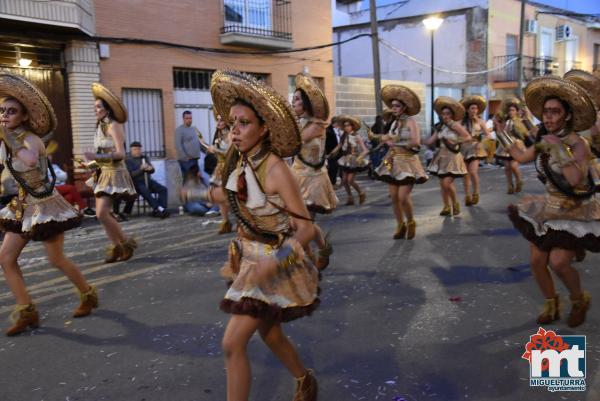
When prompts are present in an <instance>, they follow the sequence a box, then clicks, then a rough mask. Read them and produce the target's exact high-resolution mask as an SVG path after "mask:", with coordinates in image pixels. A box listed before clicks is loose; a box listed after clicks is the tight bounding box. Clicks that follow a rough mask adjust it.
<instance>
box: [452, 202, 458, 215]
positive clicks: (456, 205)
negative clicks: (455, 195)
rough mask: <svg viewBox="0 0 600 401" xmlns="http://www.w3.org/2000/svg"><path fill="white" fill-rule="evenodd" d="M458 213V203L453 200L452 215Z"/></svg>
mask: <svg viewBox="0 0 600 401" xmlns="http://www.w3.org/2000/svg"><path fill="white" fill-rule="evenodd" d="M459 214H460V203H458V202H454V203H453V204H452V215H453V216H458V215H459Z"/></svg>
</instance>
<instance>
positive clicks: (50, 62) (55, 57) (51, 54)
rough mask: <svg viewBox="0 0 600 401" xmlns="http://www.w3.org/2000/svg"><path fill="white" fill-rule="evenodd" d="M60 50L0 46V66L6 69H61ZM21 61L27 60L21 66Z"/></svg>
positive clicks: (8, 45)
mask: <svg viewBox="0 0 600 401" xmlns="http://www.w3.org/2000/svg"><path fill="white" fill-rule="evenodd" d="M61 53H62V52H61V49H59V48H49V47H37V46H29V45H22V44H19V45H14V44H4V43H2V44H0V65H2V66H6V67H17V66H20V67H30V68H34V67H41V68H62V55H61ZM22 60H29V61H28V63H27V64H26V65H25V64H21V62H22Z"/></svg>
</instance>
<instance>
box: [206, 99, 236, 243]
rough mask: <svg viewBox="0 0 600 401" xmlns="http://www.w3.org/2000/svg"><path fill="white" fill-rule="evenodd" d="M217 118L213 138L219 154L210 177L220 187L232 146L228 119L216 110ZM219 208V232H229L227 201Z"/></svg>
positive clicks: (212, 183) (215, 148) (211, 181)
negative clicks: (226, 158)
mask: <svg viewBox="0 0 600 401" xmlns="http://www.w3.org/2000/svg"><path fill="white" fill-rule="evenodd" d="M215 119H216V120H217V127H216V129H215V136H214V138H213V146H212V149H211V150H212V151H213V153H214V154H215V155H216V156H217V166H216V167H215V171H214V172H213V175H212V176H211V177H210V183H211V185H214V186H217V187H220V186H221V185H222V184H223V182H222V179H221V178H222V176H223V167H224V166H225V155H226V154H227V152H228V151H229V147H230V146H231V132H230V129H229V126H228V125H227V121H226V120H225V119H224V118H223V117H222V116H221V115H220V114H218V113H217V112H216V110H215ZM219 210H220V211H221V226H220V227H219V234H227V233H230V232H231V230H232V227H231V221H230V220H229V207H228V206H227V202H223V203H220V204H219Z"/></svg>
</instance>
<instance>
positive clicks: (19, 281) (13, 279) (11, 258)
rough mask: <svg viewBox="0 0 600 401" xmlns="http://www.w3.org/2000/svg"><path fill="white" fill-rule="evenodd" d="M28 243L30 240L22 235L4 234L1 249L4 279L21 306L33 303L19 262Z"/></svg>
mask: <svg viewBox="0 0 600 401" xmlns="http://www.w3.org/2000/svg"><path fill="white" fill-rule="evenodd" d="M27 242H28V240H27V239H25V238H23V237H21V235H19V234H15V233H11V232H7V233H5V234H4V240H2V246H1V247H0V264H1V265H2V270H3V271H4V278H5V279H6V284H7V285H8V287H9V288H10V291H11V292H12V293H13V295H14V297H15V300H16V302H17V304H19V305H28V304H30V303H31V297H30V296H29V293H28V292H27V288H26V287H25V280H23V273H22V272H21V268H20V267H19V264H18V262H17V259H18V258H19V255H20V254H21V251H22V250H23V248H25V245H27Z"/></svg>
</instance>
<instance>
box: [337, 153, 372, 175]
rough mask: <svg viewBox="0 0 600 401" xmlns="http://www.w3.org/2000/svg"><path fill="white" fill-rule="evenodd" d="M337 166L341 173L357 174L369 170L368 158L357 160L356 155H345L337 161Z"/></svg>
mask: <svg viewBox="0 0 600 401" xmlns="http://www.w3.org/2000/svg"><path fill="white" fill-rule="evenodd" d="M338 166H339V167H340V169H341V170H342V171H343V172H347V173H358V172H361V171H365V170H366V169H368V168H369V156H366V157H365V158H364V159H362V160H359V159H358V155H352V154H350V155H345V156H342V157H340V158H339V159H338Z"/></svg>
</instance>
